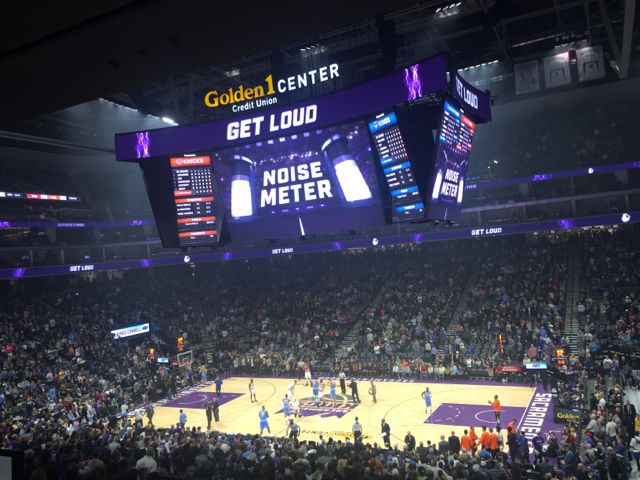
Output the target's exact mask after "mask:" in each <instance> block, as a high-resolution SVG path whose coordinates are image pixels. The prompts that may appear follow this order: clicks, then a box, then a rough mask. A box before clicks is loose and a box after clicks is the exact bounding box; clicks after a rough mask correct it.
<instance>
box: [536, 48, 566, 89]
mask: <svg viewBox="0 0 640 480" xmlns="http://www.w3.org/2000/svg"><path fill="white" fill-rule="evenodd" d="M543 63H544V83H545V85H546V86H547V88H554V87H561V86H562V85H569V84H570V83H571V71H570V70H569V52H562V53H558V54H557V55H553V56H552V57H545V58H544V59H543Z"/></svg>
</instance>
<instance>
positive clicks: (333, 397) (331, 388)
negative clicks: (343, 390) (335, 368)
mask: <svg viewBox="0 0 640 480" xmlns="http://www.w3.org/2000/svg"><path fill="white" fill-rule="evenodd" d="M329 396H330V397H331V403H335V402H336V381H335V380H331V383H330V384H329Z"/></svg>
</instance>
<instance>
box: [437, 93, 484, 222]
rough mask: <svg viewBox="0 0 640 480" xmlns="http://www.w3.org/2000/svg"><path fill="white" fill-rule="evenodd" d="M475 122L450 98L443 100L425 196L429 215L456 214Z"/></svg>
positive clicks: (451, 217)
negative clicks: (428, 185)
mask: <svg viewBox="0 0 640 480" xmlns="http://www.w3.org/2000/svg"><path fill="white" fill-rule="evenodd" d="M475 128H476V124H475V123H474V122H473V121H471V119H470V118H469V117H467V116H465V115H464V114H463V113H462V111H461V110H460V109H459V108H457V107H456V106H454V105H453V104H452V103H451V102H449V101H445V102H444V107H443V112H442V120H441V122H440V128H439V129H438V135H437V138H436V153H435V162H434V163H435V167H434V175H433V182H432V187H431V189H430V191H431V195H430V197H431V198H430V200H429V211H428V212H427V216H428V218H430V219H439V220H454V219H456V218H458V217H459V216H460V207H461V205H462V196H463V193H464V179H465V177H466V175H467V168H468V166H469V158H470V156H471V146H472V143H473V135H474V133H475Z"/></svg>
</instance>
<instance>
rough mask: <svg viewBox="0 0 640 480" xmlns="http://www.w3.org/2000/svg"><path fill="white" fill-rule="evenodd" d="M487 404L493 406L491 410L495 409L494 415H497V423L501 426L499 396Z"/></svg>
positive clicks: (495, 396)
mask: <svg viewBox="0 0 640 480" xmlns="http://www.w3.org/2000/svg"><path fill="white" fill-rule="evenodd" d="M487 403H488V404H489V405H491V408H493V413H495V415H496V423H497V424H498V425H499V424H500V400H498V395H494V396H493V402H492V401H491V400H488V401H487Z"/></svg>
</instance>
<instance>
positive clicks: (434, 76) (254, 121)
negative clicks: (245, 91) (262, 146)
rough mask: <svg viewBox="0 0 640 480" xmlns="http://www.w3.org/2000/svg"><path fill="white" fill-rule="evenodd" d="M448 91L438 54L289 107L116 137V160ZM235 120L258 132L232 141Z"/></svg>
mask: <svg viewBox="0 0 640 480" xmlns="http://www.w3.org/2000/svg"><path fill="white" fill-rule="evenodd" d="M407 82H408V83H407ZM446 88H447V77H446V70H445V58H444V55H438V56H435V57H432V58H429V59H427V60H425V61H423V62H420V63H418V64H415V65H413V66H411V67H408V69H407V73H406V74H405V71H404V70H400V71H397V72H394V73H392V74H390V75H387V76H385V77H382V78H379V79H377V80H372V81H370V82H367V83H364V84H361V85H358V86H355V87H352V88H348V89H344V90H340V91H337V92H334V93H330V94H327V95H323V96H320V97H316V98H313V99H311V100H308V101H305V102H301V103H297V104H293V105H288V106H286V107H278V108H274V109H269V110H261V111H257V112H255V113H254V114H252V115H245V116H240V117H233V118H230V119H224V120H218V121H213V122H208V123H202V124H196V125H188V126H180V127H171V128H164V129H160V130H151V131H148V132H146V131H145V132H132V133H123V134H118V135H116V137H115V146H116V159H117V160H118V161H136V160H139V159H141V158H147V157H160V156H171V155H179V154H183V153H185V152H199V151H205V150H211V149H218V148H222V147H229V146H233V145H237V144H240V143H246V142H251V141H259V140H262V139H264V138H269V137H278V136H279V135H292V134H296V133H300V132H302V131H304V130H309V129H310V128H311V129H313V128H322V127H324V126H327V125H333V124H336V123H341V122H345V121H348V120H352V119H355V118H359V117H362V116H365V115H369V114H371V113H374V112H379V111H382V110H384V109H388V108H389V107H390V106H393V105H397V104H399V103H402V102H405V101H407V100H408V99H409V100H412V99H416V98H419V97H420V96H424V95H428V94H430V93H433V92H437V91H442V90H445V89H446ZM301 109H304V110H301ZM301 111H304V112H305V113H306V115H307V118H306V120H312V121H309V122H305V123H303V124H301V125H299V126H291V127H287V128H286V130H283V129H282V128H280V127H282V123H281V121H282V120H283V119H285V118H287V116H289V117H290V116H291V115H295V114H296V113H299V112H301ZM260 117H262V120H260ZM232 122H237V123H238V125H239V126H242V127H241V128H251V129H253V130H252V131H251V135H250V136H242V137H240V136H238V137H237V138H230V135H229V128H230V126H229V124H230V123H232ZM243 122H244V123H243ZM276 128H277V130H275V129H276ZM258 129H259V131H257V130H258ZM247 131H248V130H247ZM245 133H246V132H245ZM231 137H233V136H231Z"/></svg>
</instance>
